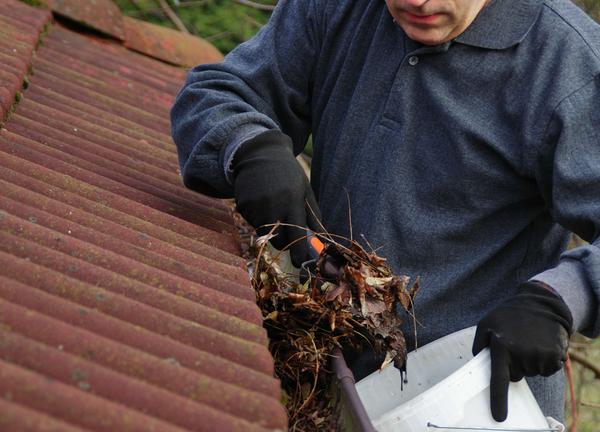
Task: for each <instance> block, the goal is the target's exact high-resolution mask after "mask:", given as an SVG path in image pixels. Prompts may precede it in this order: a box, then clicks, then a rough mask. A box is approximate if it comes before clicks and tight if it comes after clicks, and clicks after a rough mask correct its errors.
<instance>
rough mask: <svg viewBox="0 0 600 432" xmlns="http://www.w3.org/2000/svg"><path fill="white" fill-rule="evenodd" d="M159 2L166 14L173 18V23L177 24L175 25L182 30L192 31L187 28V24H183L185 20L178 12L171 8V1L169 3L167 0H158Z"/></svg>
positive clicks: (183, 31)
mask: <svg viewBox="0 0 600 432" xmlns="http://www.w3.org/2000/svg"><path fill="white" fill-rule="evenodd" d="M158 4H159V5H160V8H161V9H162V11H163V12H164V13H165V15H166V16H167V17H168V18H169V19H170V20H171V22H172V23H173V24H175V27H177V28H178V29H179V31H180V32H182V33H187V34H190V31H189V30H188V29H187V27H186V26H185V24H183V21H181V19H179V17H178V16H177V14H176V13H175V12H173V9H171V6H169V3H167V1H166V0H158Z"/></svg>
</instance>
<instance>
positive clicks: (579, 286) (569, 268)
mask: <svg viewBox="0 0 600 432" xmlns="http://www.w3.org/2000/svg"><path fill="white" fill-rule="evenodd" d="M530 280H531V281H538V282H543V283H545V284H547V285H550V286H551V287H552V288H553V289H554V291H556V293H557V294H558V295H560V297H561V298H562V299H563V301H564V302H565V303H566V304H567V306H568V307H569V310H570V311H571V315H572V316H573V327H574V329H573V330H575V331H582V330H584V329H588V328H590V327H591V326H592V325H593V321H594V319H593V316H594V306H593V305H594V302H595V299H594V295H593V293H592V291H591V289H590V287H589V286H588V283H587V280H586V277H585V273H584V270H583V268H582V264H581V263H580V262H579V261H577V260H573V259H565V258H563V259H562V260H561V262H560V263H559V264H558V265H557V266H556V267H554V268H552V269H549V270H546V271H545V272H542V273H540V274H538V275H536V276H534V277H532V278H531V279H530Z"/></svg>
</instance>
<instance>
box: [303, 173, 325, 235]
mask: <svg viewBox="0 0 600 432" xmlns="http://www.w3.org/2000/svg"><path fill="white" fill-rule="evenodd" d="M305 206H306V226H307V227H308V228H310V230H311V231H313V232H316V233H320V232H322V231H323V225H322V224H321V210H320V209H319V205H318V204H317V200H316V198H315V194H314V193H313V190H312V188H311V187H310V185H309V184H307V186H306V200H305Z"/></svg>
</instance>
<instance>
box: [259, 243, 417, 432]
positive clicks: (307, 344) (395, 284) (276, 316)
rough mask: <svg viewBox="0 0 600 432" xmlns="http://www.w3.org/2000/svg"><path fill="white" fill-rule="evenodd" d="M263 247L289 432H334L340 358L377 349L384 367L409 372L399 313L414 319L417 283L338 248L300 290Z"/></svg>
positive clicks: (262, 270)
mask: <svg viewBox="0 0 600 432" xmlns="http://www.w3.org/2000/svg"><path fill="white" fill-rule="evenodd" d="M264 240H265V239H260V240H259V241H258V242H257V245H258V246H259V247H258V253H257V255H258V258H257V261H256V263H255V277H254V287H255V289H256V293H257V300H258V304H259V306H260V307H261V309H262V312H263V317H264V323H265V327H266V328H267V330H268V332H269V337H270V341H271V346H270V348H271V352H272V354H273V356H274V358H275V368H276V373H277V375H278V376H279V378H280V379H281V381H282V385H283V389H284V392H285V394H286V395H287V397H286V401H287V404H286V405H287V409H288V414H289V417H290V429H291V430H303V431H312V430H333V429H335V428H334V423H333V422H334V421H335V419H334V416H332V415H331V413H332V407H331V406H330V404H324V403H323V401H324V400H329V397H328V396H327V395H326V394H325V393H326V392H327V389H328V386H329V383H330V376H331V371H330V370H329V369H328V364H329V359H330V357H331V355H332V353H333V351H334V350H335V349H336V348H342V350H343V349H345V348H351V349H353V350H356V349H359V350H360V349H364V348H370V349H374V350H375V352H377V353H378V354H382V355H383V354H385V358H386V360H385V362H384V364H383V365H382V367H385V366H387V365H388V364H391V363H393V364H394V365H395V366H396V367H398V368H399V369H401V370H402V369H403V368H404V364H405V361H406V342H405V339H404V335H403V334H402V332H401V330H400V325H401V323H402V321H401V318H400V316H399V314H398V313H397V311H398V309H404V310H405V311H407V312H409V313H412V306H413V299H414V297H415V295H416V294H417V292H418V290H419V281H418V278H417V279H416V281H415V282H414V283H412V284H410V282H411V281H410V278H409V277H408V276H396V275H394V274H393V273H392V271H391V269H390V268H389V266H387V264H386V262H385V259H384V258H382V257H379V256H378V255H376V254H375V253H374V252H367V251H365V250H364V249H363V248H362V247H361V246H360V245H359V244H358V243H356V242H353V241H350V242H348V246H345V245H342V244H339V243H336V242H333V241H331V242H330V243H328V244H327V246H326V247H325V249H324V250H323V251H322V252H321V254H320V256H319V258H318V260H317V262H316V265H315V266H313V274H312V275H311V277H310V278H309V279H308V281H306V282H305V283H303V284H301V283H299V281H298V280H297V277H295V276H292V275H288V274H286V273H284V272H283V271H282V270H281V268H280V267H279V266H278V263H277V259H276V257H274V256H272V255H271V254H270V253H269V252H268V250H267V249H266V248H265V247H264V243H265V241H264ZM409 286H410V288H409Z"/></svg>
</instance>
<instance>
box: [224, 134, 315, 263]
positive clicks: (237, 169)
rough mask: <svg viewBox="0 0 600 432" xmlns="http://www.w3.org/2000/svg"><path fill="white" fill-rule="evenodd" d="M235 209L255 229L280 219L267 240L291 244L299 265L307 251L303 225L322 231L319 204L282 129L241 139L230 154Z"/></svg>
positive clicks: (263, 230) (260, 230)
mask: <svg viewBox="0 0 600 432" xmlns="http://www.w3.org/2000/svg"><path fill="white" fill-rule="evenodd" d="M232 165H233V175H234V194H235V202H236V205H237V209H238V211H239V212H240V214H241V215H242V216H244V218H245V219H246V220H247V221H248V222H249V223H250V224H251V225H252V226H254V227H255V228H257V233H258V234H259V235H264V234H267V233H268V232H269V231H270V230H271V228H272V227H264V226H263V225H266V224H274V223H276V222H278V221H279V222H281V223H283V224H291V225H297V226H298V227H302V228H298V227H294V226H280V227H279V228H278V229H277V230H276V231H275V233H276V234H277V236H276V237H274V238H273V239H272V240H271V243H272V244H273V246H275V247H276V248H277V249H280V250H281V249H284V248H285V247H286V246H288V245H291V246H290V257H291V259H292V263H293V264H294V265H295V266H297V267H299V266H300V265H301V264H302V263H303V262H304V261H306V260H307V257H308V246H307V241H305V240H303V238H304V237H306V227H308V228H310V229H311V230H313V231H315V232H320V231H321V228H320V224H319V223H318V220H320V219H321V215H320V212H319V207H318V206H317V201H316V199H315V196H314V194H313V191H312V188H311V186H310V183H309V181H308V179H307V178H306V175H304V171H303V170H302V168H301V167H300V165H299V164H298V162H297V161H296V158H295V157H294V153H293V151H292V141H291V140H290V138H288V137H287V136H286V135H284V134H283V133H282V132H280V131H277V130H270V131H267V132H263V133H261V134H259V135H257V136H256V137H254V138H252V139H251V140H249V141H247V142H245V143H244V144H243V145H242V146H241V147H240V148H239V149H238V150H237V151H236V153H235V155H234V160H233V164H232Z"/></svg>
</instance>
